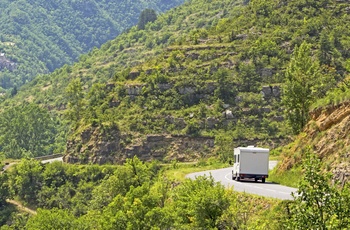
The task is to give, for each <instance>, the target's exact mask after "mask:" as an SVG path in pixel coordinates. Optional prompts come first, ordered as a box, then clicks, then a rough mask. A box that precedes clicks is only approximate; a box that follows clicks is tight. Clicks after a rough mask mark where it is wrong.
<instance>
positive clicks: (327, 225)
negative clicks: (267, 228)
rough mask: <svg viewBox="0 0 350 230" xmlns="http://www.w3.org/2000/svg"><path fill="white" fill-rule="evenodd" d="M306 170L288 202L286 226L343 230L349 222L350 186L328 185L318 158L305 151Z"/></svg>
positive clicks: (326, 176)
mask: <svg viewBox="0 0 350 230" xmlns="http://www.w3.org/2000/svg"><path fill="white" fill-rule="evenodd" d="M304 156H305V157H306V160H305V162H304V164H303V167H304V169H305V172H304V178H303V179H302V181H301V183H300V185H299V189H298V191H297V194H295V195H294V199H295V200H294V202H293V203H292V204H291V205H290V207H289V210H290V218H289V220H288V221H287V222H286V226H285V227H286V228H289V229H346V228H348V227H349V225H350V189H349V187H348V186H345V187H343V188H341V189H340V190H339V189H338V188H337V187H336V186H334V185H333V186H332V185H331V184H330V179H331V174H329V173H322V169H321V166H322V165H321V161H320V160H319V159H318V158H317V157H316V156H315V155H314V154H312V153H311V152H310V150H307V152H306V153H305V154H304Z"/></svg>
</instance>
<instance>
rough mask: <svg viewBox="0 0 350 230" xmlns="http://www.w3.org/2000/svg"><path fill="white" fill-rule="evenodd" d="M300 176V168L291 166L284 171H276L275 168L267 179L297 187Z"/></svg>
mask: <svg viewBox="0 0 350 230" xmlns="http://www.w3.org/2000/svg"><path fill="white" fill-rule="evenodd" d="M301 178H302V172H301V168H300V167H298V168H295V169H294V168H293V169H291V170H288V171H284V172H282V173H281V172H277V171H276V169H274V170H272V171H271V172H270V173H269V181H272V182H276V183H279V184H281V185H285V186H289V187H293V188H297V187H298V186H299V182H300V179H301Z"/></svg>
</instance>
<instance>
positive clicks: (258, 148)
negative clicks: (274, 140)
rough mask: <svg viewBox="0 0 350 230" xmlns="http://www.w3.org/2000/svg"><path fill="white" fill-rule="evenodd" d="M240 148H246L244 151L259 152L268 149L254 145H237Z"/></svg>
mask: <svg viewBox="0 0 350 230" xmlns="http://www.w3.org/2000/svg"><path fill="white" fill-rule="evenodd" d="M238 149H240V150H243V151H244V150H246V151H255V152H260V153H268V152H269V151H270V150H269V149H265V148H260V147H254V146H248V147H238Z"/></svg>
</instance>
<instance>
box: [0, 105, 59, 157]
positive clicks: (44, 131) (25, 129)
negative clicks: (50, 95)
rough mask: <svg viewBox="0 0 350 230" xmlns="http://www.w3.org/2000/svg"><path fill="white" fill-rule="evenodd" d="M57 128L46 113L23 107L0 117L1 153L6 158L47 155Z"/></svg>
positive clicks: (17, 107)
mask: <svg viewBox="0 0 350 230" xmlns="http://www.w3.org/2000/svg"><path fill="white" fill-rule="evenodd" d="M55 132H56V128H55V124H54V122H53V120H52V119H51V117H50V115H49V113H48V112H47V110H46V109H43V108H40V107H39V106H38V105H36V104H29V103H24V104H22V105H20V106H15V107H12V108H10V109H8V110H5V111H4V112H3V113H2V115H1V116H0V149H1V150H2V151H3V152H4V153H5V156H6V157H8V158H16V159H18V158H21V157H23V156H25V155H26V156H41V155H46V154H48V153H50V151H51V150H50V145H51V144H53V143H54V136H55Z"/></svg>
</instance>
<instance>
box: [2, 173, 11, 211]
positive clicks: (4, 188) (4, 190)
mask: <svg viewBox="0 0 350 230" xmlns="http://www.w3.org/2000/svg"><path fill="white" fill-rule="evenodd" d="M7 179H8V178H7V174H6V173H3V174H0V184H1V186H0V207H2V206H4V205H5V204H6V199H7V198H9V196H10V190H9V187H8V183H7Z"/></svg>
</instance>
